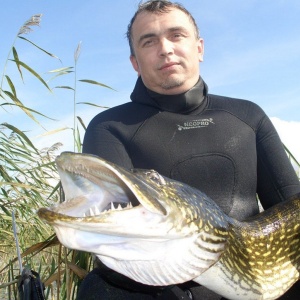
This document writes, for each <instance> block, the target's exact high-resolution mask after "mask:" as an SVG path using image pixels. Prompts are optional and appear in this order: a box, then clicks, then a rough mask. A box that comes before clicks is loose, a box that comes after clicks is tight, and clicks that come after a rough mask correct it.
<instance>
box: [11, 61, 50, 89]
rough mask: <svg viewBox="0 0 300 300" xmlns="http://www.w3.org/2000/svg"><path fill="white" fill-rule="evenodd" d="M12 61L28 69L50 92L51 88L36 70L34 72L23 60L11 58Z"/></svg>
mask: <svg viewBox="0 0 300 300" xmlns="http://www.w3.org/2000/svg"><path fill="white" fill-rule="evenodd" d="M12 61H14V62H15V63H16V64H17V65H20V66H22V67H23V68H24V69H26V70H27V71H29V72H30V73H31V74H32V75H33V76H35V77H36V78H37V79H38V80H39V81H40V82H41V83H42V84H43V85H44V86H45V87H46V88H47V89H48V90H49V91H50V92H51V93H52V90H51V89H50V87H49V86H48V84H47V83H46V82H45V80H44V79H43V78H42V77H41V76H40V75H39V74H38V73H37V72H35V71H34V70H33V69H31V68H30V67H29V66H28V65H26V64H25V63H24V62H22V61H20V60H18V61H17V60H13V59H12Z"/></svg>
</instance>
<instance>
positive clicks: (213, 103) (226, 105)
mask: <svg viewBox="0 0 300 300" xmlns="http://www.w3.org/2000/svg"><path fill="white" fill-rule="evenodd" d="M208 97H209V109H211V110H220V111H224V112H227V113H230V114H231V115H234V116H235V117H237V118H239V119H241V120H243V121H244V122H246V123H248V124H249V125H250V123H251V124H252V126H253V125H254V124H257V123H258V122H260V120H261V119H262V118H264V117H265V116H266V114H265V112H264V111H263V109H262V108H261V107H260V106H259V105H258V104H256V103H254V102H252V101H250V100H245V99H240V98H232V97H226V96H220V95H214V94H209V95H208Z"/></svg>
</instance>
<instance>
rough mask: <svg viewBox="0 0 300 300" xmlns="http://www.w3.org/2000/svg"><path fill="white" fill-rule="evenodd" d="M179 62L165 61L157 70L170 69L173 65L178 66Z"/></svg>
mask: <svg viewBox="0 0 300 300" xmlns="http://www.w3.org/2000/svg"><path fill="white" fill-rule="evenodd" d="M178 65H179V63H178V62H170V63H166V64H163V65H162V66H160V67H159V70H161V71H163V70H169V69H172V68H173V67H175V66H178Z"/></svg>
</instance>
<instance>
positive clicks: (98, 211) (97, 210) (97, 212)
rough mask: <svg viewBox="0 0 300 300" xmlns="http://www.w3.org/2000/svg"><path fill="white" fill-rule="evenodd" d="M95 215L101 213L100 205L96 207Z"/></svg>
mask: <svg viewBox="0 0 300 300" xmlns="http://www.w3.org/2000/svg"><path fill="white" fill-rule="evenodd" d="M94 211H95V215H100V213H101V211H100V210H99V208H98V206H95V207H94Z"/></svg>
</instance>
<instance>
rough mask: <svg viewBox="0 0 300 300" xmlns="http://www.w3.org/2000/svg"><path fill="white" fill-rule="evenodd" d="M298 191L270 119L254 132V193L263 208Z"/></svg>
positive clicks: (264, 120)
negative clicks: (255, 159)
mask: <svg viewBox="0 0 300 300" xmlns="http://www.w3.org/2000/svg"><path fill="white" fill-rule="evenodd" d="M299 192H300V184H299V179H298V177H297V175H296V172H295V170H294V168H293V167H292V165H291V162H290V161H289V159H288V157H287V154H286V152H285V150H284V147H283V144H282V142H281V140H280V138H279V136H278V133H277V131H276V129H275V128H274V126H273V124H272V122H271V120H270V119H269V118H268V117H267V116H266V115H264V117H263V118H262V120H261V122H260V124H259V126H258V129H257V193H258V196H259V199H260V201H261V203H262V205H263V207H264V208H265V209H267V208H269V207H271V206H273V205H274V204H276V203H278V202H281V201H284V200H286V199H288V198H290V197H292V196H293V195H295V194H297V193H299Z"/></svg>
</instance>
